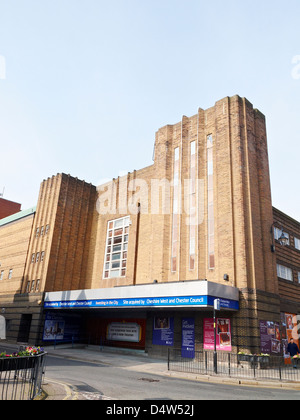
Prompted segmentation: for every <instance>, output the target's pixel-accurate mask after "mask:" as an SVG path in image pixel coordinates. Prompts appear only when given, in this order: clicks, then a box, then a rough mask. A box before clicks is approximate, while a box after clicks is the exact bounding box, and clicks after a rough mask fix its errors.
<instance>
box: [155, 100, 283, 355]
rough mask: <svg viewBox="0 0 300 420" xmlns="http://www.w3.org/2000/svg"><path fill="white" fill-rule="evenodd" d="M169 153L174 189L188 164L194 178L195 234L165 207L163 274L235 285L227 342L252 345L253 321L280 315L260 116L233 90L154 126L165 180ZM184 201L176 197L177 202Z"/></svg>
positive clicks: (255, 342) (158, 161) (255, 334)
mask: <svg viewBox="0 0 300 420" xmlns="http://www.w3.org/2000/svg"><path fill="white" fill-rule="evenodd" d="M193 143H195V146H196V147H195V146H194V145H193ZM177 148H178V157H177V158H176V157H175V154H174V150H175V149H177ZM192 148H193V149H192ZM193 154H194V156H193ZM175 159H178V162H179V163H178V167H179V170H178V175H176V176H178V177H179V180H180V181H179V182H181V186H182V189H183V183H184V179H186V178H191V174H193V173H194V171H196V178H197V179H199V180H200V181H202V183H201V182H200V183H198V190H197V188H196V189H195V191H194V192H195V194H196V200H197V203H198V214H197V217H198V223H197V221H195V220H194V222H195V229H196V234H194V233H193V231H194V229H191V225H188V226H187V224H186V222H185V221H186V215H185V214H183V212H181V215H180V216H177V215H175V216H174V214H173V222H172V216H171V220H169V223H167V224H165V229H166V231H165V237H166V238H170V236H171V235H172V223H173V241H174V244H175V245H176V246H174V247H173V255H172V249H171V250H170V249H169V248H168V247H164V250H165V251H164V253H165V254H164V255H165V258H164V264H165V265H164V267H163V270H162V272H163V273H164V274H163V276H164V278H163V280H164V281H168V280H169V281H176V280H183V279H195V278H199V279H207V280H208V281H212V282H217V283H223V284H229V285H231V286H235V287H238V288H239V289H240V311H239V312H238V314H236V315H235V316H234V317H235V319H236V322H235V326H234V329H235V331H233V335H234V336H235V338H234V341H235V342H234V343H233V344H235V345H236V346H238V348H242V347H243V346H245V348H248V349H249V348H250V349H254V351H255V349H257V348H258V346H259V321H258V320H259V319H271V320H274V321H279V316H280V310H279V297H278V282H277V276H276V261H275V256H274V254H273V253H272V252H271V244H272V236H271V227H272V223H273V215H272V200H271V189H270V176H269V162H268V150H267V136H266V123H265V117H264V115H263V114H261V112H259V111H258V110H256V109H253V106H252V104H251V103H250V102H249V101H248V100H247V99H245V98H240V97H239V96H234V97H231V98H229V97H227V98H224V99H222V100H220V101H218V102H217V103H216V104H215V106H214V107H212V108H209V109H207V110H202V109H199V111H198V114H197V115H195V116H193V117H190V118H188V117H183V118H182V121H181V122H180V123H178V124H175V125H172V126H170V125H169V126H165V127H163V128H161V129H160V130H159V131H158V132H157V136H156V144H155V164H154V165H156V167H157V170H156V173H160V176H162V177H166V178H168V179H172V177H174V169H173V168H174V167H175V166H176V163H175ZM194 161H195V163H193V162H194ZM194 167H195V169H194ZM184 205H185V204H184V203H183V202H181V206H182V208H184ZM175 217H176V220H175V228H174V218H175ZM174 233H175V234H176V237H175V240H174ZM166 242H167V241H166ZM170 247H172V244H170ZM170 254H171V258H170ZM172 258H173V261H174V267H173V268H172V267H170V264H171V261H172ZM193 260H194V261H193ZM175 261H176V264H175ZM191 261H192V262H191ZM224 279H225V280H224Z"/></svg>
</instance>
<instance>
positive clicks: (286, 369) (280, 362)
mask: <svg viewBox="0 0 300 420" xmlns="http://www.w3.org/2000/svg"><path fill="white" fill-rule="evenodd" d="M168 370H171V371H179V372H186V373H198V374H202V375H220V376H227V377H231V378H244V379H257V380H270V381H272V380H273V381H292V382H300V366H299V369H295V368H294V367H293V366H292V365H288V364H286V363H285V360H284V358H283V357H281V356H256V355H241V354H235V353H227V352H217V363H216V364H215V363H214V352H213V351H205V350H203V351H196V352H195V357H194V358H187V357H182V352H181V350H180V349H169V351H168Z"/></svg>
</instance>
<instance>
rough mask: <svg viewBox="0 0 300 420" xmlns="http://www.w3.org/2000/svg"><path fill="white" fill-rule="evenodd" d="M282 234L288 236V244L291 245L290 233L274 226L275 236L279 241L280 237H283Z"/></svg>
mask: <svg viewBox="0 0 300 420" xmlns="http://www.w3.org/2000/svg"><path fill="white" fill-rule="evenodd" d="M282 234H284V236H285V237H286V238H288V243H287V245H289V244H290V235H289V234H288V233H287V232H284V231H283V230H281V229H279V228H277V227H274V238H275V239H276V240H277V241H278V240H279V238H280V237H281V235H282Z"/></svg>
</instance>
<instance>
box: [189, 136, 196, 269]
mask: <svg viewBox="0 0 300 420" xmlns="http://www.w3.org/2000/svg"><path fill="white" fill-rule="evenodd" d="M189 225H190V244H189V268H190V270H194V269H195V254H196V142H195V141H193V142H191V143H190V221H189Z"/></svg>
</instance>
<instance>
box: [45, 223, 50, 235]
mask: <svg viewBox="0 0 300 420" xmlns="http://www.w3.org/2000/svg"><path fill="white" fill-rule="evenodd" d="M49 229H50V226H49V225H46V230H45V235H47V233H48V232H49Z"/></svg>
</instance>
